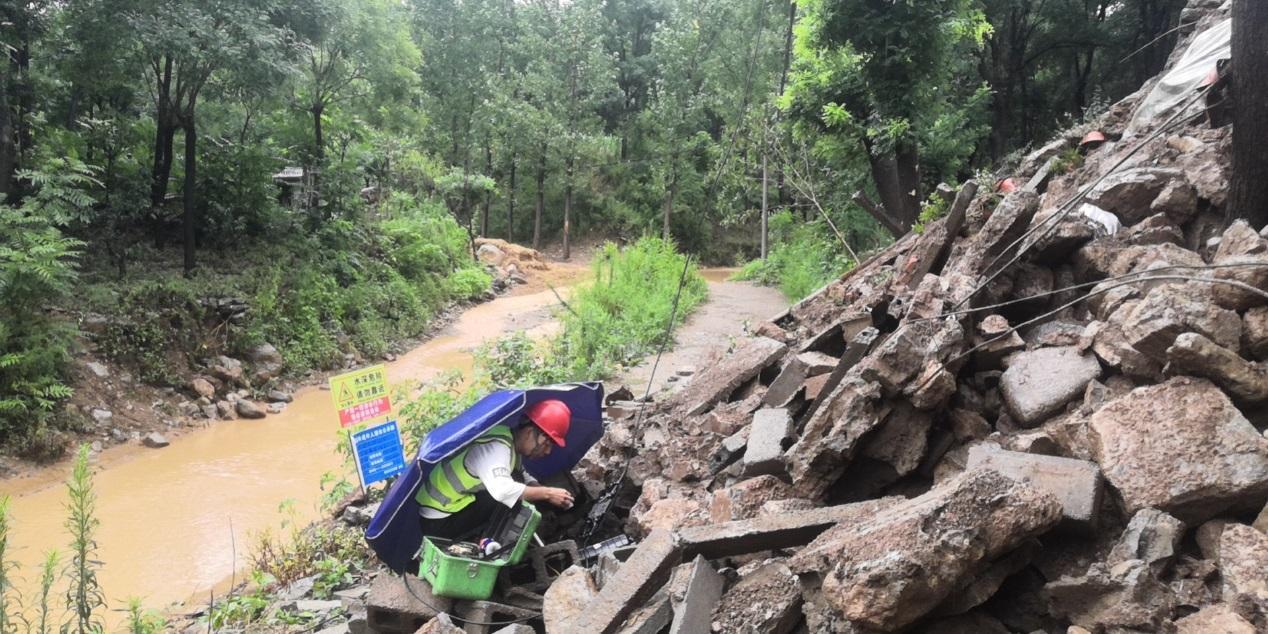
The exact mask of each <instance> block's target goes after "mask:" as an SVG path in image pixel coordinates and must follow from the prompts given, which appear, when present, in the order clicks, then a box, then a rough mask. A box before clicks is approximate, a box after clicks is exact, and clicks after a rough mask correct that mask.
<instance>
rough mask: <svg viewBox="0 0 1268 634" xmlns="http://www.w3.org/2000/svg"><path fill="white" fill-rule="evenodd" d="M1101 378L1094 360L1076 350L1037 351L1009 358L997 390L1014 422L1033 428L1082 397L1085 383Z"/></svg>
mask: <svg viewBox="0 0 1268 634" xmlns="http://www.w3.org/2000/svg"><path fill="white" fill-rule="evenodd" d="M1100 376H1101V364H1100V363H1099V362H1098V361H1097V360H1096V357H1094V356H1091V355H1085V354H1082V353H1081V352H1080V351H1079V349H1078V348H1077V347H1074V346H1066V347H1060V348H1040V349H1038V350H1031V351H1029V352H1020V353H1017V354H1016V355H1014V356H1013V357H1012V358H1011V361H1010V363H1009V365H1008V370H1006V371H1005V372H1004V375H1003V376H1002V377H1001V378H1000V389H1001V391H1002V392H1003V395H1004V401H1005V403H1007V404H1008V409H1009V411H1010V412H1011V413H1012V414H1013V416H1014V417H1015V418H1016V420H1017V421H1018V422H1019V423H1021V424H1022V425H1024V426H1027V427H1033V426H1034V425H1037V424H1039V423H1041V422H1043V421H1044V420H1045V419H1047V418H1048V417H1050V416H1052V415H1053V414H1057V413H1059V412H1060V411H1061V410H1062V408H1064V407H1065V404H1066V403H1069V402H1070V401H1072V400H1074V399H1075V398H1076V397H1079V396H1082V395H1083V391H1084V389H1086V388H1087V385H1088V383H1090V382H1091V381H1093V380H1095V379H1098V378H1100Z"/></svg>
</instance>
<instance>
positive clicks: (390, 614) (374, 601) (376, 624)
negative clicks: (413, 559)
mask: <svg viewBox="0 0 1268 634" xmlns="http://www.w3.org/2000/svg"><path fill="white" fill-rule="evenodd" d="M406 584H409V587H408V588H407V587H406ZM452 605H453V600H452V599H448V598H445V597H438V596H436V595H434V594H432V591H431V584H429V583H427V582H426V581H423V580H422V579H419V578H418V577H415V576H413V575H404V576H402V575H379V576H378V577H375V579H374V583H373V584H371V585H370V593H369V594H367V595H366V598H365V609H366V621H367V622H368V623H369V625H370V627H371V628H373V629H374V630H375V631H378V632H400V633H403V634H408V633H410V632H414V631H416V630H418V628H420V627H422V626H423V624H425V623H427V621H429V620H431V619H432V618H433V617H435V616H436V614H437V613H438V611H439V612H448V611H449V610H450V608H451V606H452Z"/></svg>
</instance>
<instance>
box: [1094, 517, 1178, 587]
mask: <svg viewBox="0 0 1268 634" xmlns="http://www.w3.org/2000/svg"><path fill="white" fill-rule="evenodd" d="M1183 538H1184V522H1181V521H1180V520H1178V519H1176V518H1174V517H1172V516H1170V515H1168V514H1166V513H1164V512H1162V511H1159V510H1158V509H1142V510H1140V511H1137V512H1136V514H1135V515H1133V516H1132V519H1131V521H1130V522H1128V523H1127V528H1125V529H1123V534H1122V536H1121V537H1119V538H1118V543H1117V544H1115V545H1114V549H1113V550H1112V551H1110V555H1109V559H1108V560H1107V563H1108V564H1110V565H1111V566H1114V565H1117V564H1120V563H1122V562H1124V561H1128V560H1130V559H1139V560H1141V561H1143V562H1145V563H1146V564H1148V565H1150V566H1153V568H1154V570H1155V571H1156V572H1159V573H1160V572H1162V570H1163V569H1164V568H1166V567H1167V565H1169V564H1170V563H1171V561H1172V560H1173V559H1174V558H1175V556H1176V553H1177V552H1178V551H1179V549H1180V540H1181V539H1183Z"/></svg>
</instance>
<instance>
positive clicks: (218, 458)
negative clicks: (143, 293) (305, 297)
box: [0, 269, 772, 623]
mask: <svg viewBox="0 0 1268 634" xmlns="http://www.w3.org/2000/svg"><path fill="white" fill-rule="evenodd" d="M732 272H733V270H730V269H706V270H704V271H702V273H703V275H704V276H705V278H706V279H708V280H709V281H710V287H711V291H713V292H714V293H715V295H716V294H717V293H718V291H719V290H721V291H723V295H724V296H725V295H726V294H727V293H734V292H735V291H734V289H733V288H732V287H734V286H735V285H734V284H732V283H724V281H725V280H726V278H727V277H728V276H729V275H730V274H731V273H732ZM575 281H576V278H575V277H574V278H573V279H570V280H568V283H575ZM745 286H748V285H745ZM751 288H752V289H753V290H752V291H744V292H746V293H748V292H752V293H759V294H760V296H761V299H762V300H764V301H760V302H758V303H761V304H765V303H766V301H770V300H769V298H770V297H772V294H770V293H765V291H768V290H771V289H758V288H757V287H751ZM728 289H731V290H728ZM712 301H713V300H711V302H712ZM557 302H558V299H557V298H556V297H555V294H554V293H553V292H551V291H549V290H547V291H544V292H536V293H531V294H524V295H519V296H507V297H501V298H498V299H496V300H494V301H491V302H488V303H485V304H481V305H479V306H475V307H473V308H471V309H469V310H467V311H466V312H464V313H463V314H462V315H461V316H460V317H459V318H458V319H457V320H456V321H455V322H454V323H453V324H451V325H450V326H449V327H448V328H446V329H445V330H444V331H442V333H441V334H440V335H439V336H437V337H435V338H433V339H431V340H429V341H427V342H426V343H423V344H422V345H420V346H418V347H417V348H415V349H414V350H412V351H410V352H409V353H407V354H405V355H402V356H401V357H400V358H399V359H397V360H396V361H395V362H392V363H389V364H387V370H388V377H389V381H390V382H392V383H400V382H417V381H424V380H427V379H431V378H434V377H436V376H437V375H438V374H440V373H441V372H442V371H445V370H450V369H457V370H461V371H462V372H464V373H467V374H469V373H470V370H471V367H472V361H473V359H472V351H473V350H474V348H476V347H477V346H479V344H480V343H481V342H482V341H484V340H485V339H487V338H491V337H495V336H497V335H499V334H502V333H505V332H511V331H524V332H527V333H528V334H529V335H530V336H533V337H541V336H546V335H549V334H551V333H553V332H554V331H556V330H557V328H558V322H557V321H556V320H555V319H554V317H553V314H552V313H553V307H554V306H555V305H556V304H557ZM708 306H709V304H706V305H705V307H706V310H707V308H708ZM769 308H770V306H769V305H766V306H762V308H761V309H760V310H761V312H763V313H765V312H768V311H769ZM727 312H732V311H727ZM768 316H770V315H762V317H768ZM733 320H734V316H732V319H731V320H713V321H710V322H709V323H708V326H707V328H704V329H708V330H714V329H722V328H726V329H728V330H726V331H725V332H722V331H719V332H713V333H703V332H700V333H696V335H699V336H706V335H707V336H711V337H716V336H718V335H722V334H730V332H731V330H730V329H735V328H736V323H738V322H735V323H732V321H733ZM693 321H700V320H693ZM692 325H693V324H692V323H691V322H689V323H688V324H687V330H686V331H684V332H685V335H686V336H687V338H689V339H690V338H692V337H693V336H695V335H693V333H692V332H691V330H695V329H692V328H691V326H692ZM701 325H703V324H701ZM696 329H701V328H699V326H697V328H696ZM661 372H670V373H672V364H670V365H669V367H667V366H666V364H662V366H661ZM338 434H339V425H338V419H337V416H336V414H335V411H334V406H333V404H332V403H331V398H330V394H329V392H328V391H326V390H323V389H321V388H320V387H318V386H310V387H305V388H302V389H300V390H299V391H297V392H296V394H295V400H294V402H293V403H291V404H290V405H289V406H288V407H287V408H286V409H285V410H284V411H283V412H282V413H280V414H277V415H272V416H269V417H268V418H265V419H263V420H258V421H245V420H238V421H226V422H217V423H213V424H211V425H209V426H207V427H206V428H204V429H201V430H197V431H192V432H189V433H186V434H184V435H182V436H180V437H179V438H176V439H174V440H173V442H172V444H171V446H169V447H166V448H164V449H161V450H152V449H145V448H142V447H139V446H137V445H133V444H129V445H123V446H118V447H112V448H109V449H107V450H105V451H104V452H102V453H101V454H100V455H99V456H97V457H96V458H95V462H96V467H97V471H96V473H95V475H94V490H95V492H96V495H97V501H96V515H97V518H98V519H99V520H100V521H101V524H100V528H99V529H98V533H97V543H98V555H99V557H98V559H100V560H101V561H102V562H103V564H104V565H103V567H102V568H101V571H100V574H99V581H100V584H101V587H102V588H103V589H104V591H105V594H106V598H107V601H108V606H109V607H110V608H120V607H122V606H123V605H124V604H125V603H126V601H127V599H128V598H129V597H139V598H141V599H142V600H143V602H144V604H145V605H146V606H147V607H154V608H165V607H168V606H171V605H173V604H175V603H179V602H185V603H186V604H188V605H195V604H205V602H206V601H207V599H208V598H209V595H210V593H211V592H213V591H214V592H215V593H216V594H217V595H221V594H222V593H223V592H224V590H225V588H227V587H228V585H229V584H228V582H229V580H230V579H231V578H236V579H242V578H243V577H242V574H243V573H242V571H243V570H244V569H245V568H246V567H247V565H248V564H249V555H250V552H251V549H252V545H253V542H254V541H255V539H254V536H255V535H257V534H259V533H260V532H261V531H264V530H271V531H275V532H276V531H278V530H282V529H281V525H282V522H283V520H288V521H290V522H298V523H299V524H300V525H303V524H305V523H307V522H309V521H312V520H314V519H316V518H317V517H318V515H319V512H320V510H319V501H320V498H321V490H320V487H319V483H320V480H321V477H322V474H324V473H327V472H331V471H336V470H338V469H339V468H340V460H339V458H338V456H337V454H336V453H335V445H336V443H337V440H338ZM69 470H70V465H69V464H62V465H58V466H55V467H50V468H47V469H43V470H41V471H38V472H35V473H33V474H30V475H28V476H25V477H21V478H13V479H9V480H5V481H0V494H3V495H8V496H10V497H11V498H12V501H11V505H10V511H11V514H12V523H11V524H12V530H11V532H10V538H9V543H10V549H11V551H10V552H11V553H12V555H13V557H14V559H15V560H16V561H17V562H18V563H19V564H20V565H21V570H20V577H21V582H20V583H19V584H18V588H19V590H21V591H22V594H23V595H24V596H25V597H34V596H35V587H36V586H35V583H36V581H35V580H36V578H37V576H38V574H37V566H38V563H39V561H40V560H42V558H43V553H45V552H46V551H48V550H49V549H52V548H57V549H59V550H61V551H63V552H64V551H65V550H66V545H67V544H68V543H69V536H68V535H67V533H66V531H65V529H64V526H63V525H64V523H65V517H66V512H65V504H66V487H65V485H64V481H65V479H66V476H67V474H68V473H69ZM283 502H288V506H289V507H290V509H291V510H290V511H289V512H288V514H283V513H282V512H281V511H280V510H279V507H280V505H281V504H282V503H283ZM59 594H60V593H59ZM27 603H28V604H29V603H31V601H29V600H28V601H27ZM113 614H114V615H115V616H112V617H108V619H107V620H108V621H109V622H112V623H118V622H119V621H120V620H121V619H122V616H121V614H120V613H119V612H114V613H113Z"/></svg>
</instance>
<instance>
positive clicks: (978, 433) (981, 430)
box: [948, 409, 993, 442]
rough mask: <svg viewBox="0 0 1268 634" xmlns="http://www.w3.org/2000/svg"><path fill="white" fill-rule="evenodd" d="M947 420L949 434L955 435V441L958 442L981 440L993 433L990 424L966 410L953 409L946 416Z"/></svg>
mask: <svg viewBox="0 0 1268 634" xmlns="http://www.w3.org/2000/svg"><path fill="white" fill-rule="evenodd" d="M948 418H949V420H950V423H951V433H953V434H955V439H956V440H958V441H960V442H969V441H972V440H981V439H983V438H986V437H987V436H990V435H991V432H992V431H993V430H992V429H991V424H990V423H988V422H986V419H985V418H982V416H981V415H980V414H978V413H977V412H973V411H970V410H967V409H953V410H951V413H950V414H948Z"/></svg>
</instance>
